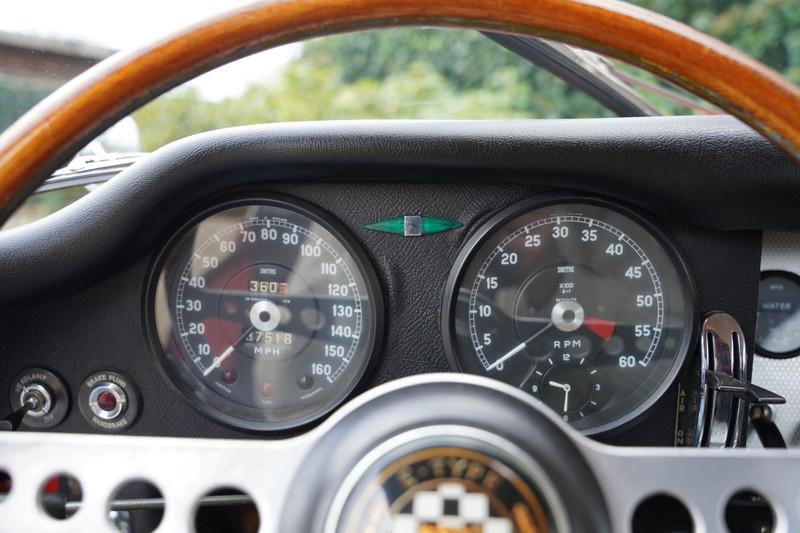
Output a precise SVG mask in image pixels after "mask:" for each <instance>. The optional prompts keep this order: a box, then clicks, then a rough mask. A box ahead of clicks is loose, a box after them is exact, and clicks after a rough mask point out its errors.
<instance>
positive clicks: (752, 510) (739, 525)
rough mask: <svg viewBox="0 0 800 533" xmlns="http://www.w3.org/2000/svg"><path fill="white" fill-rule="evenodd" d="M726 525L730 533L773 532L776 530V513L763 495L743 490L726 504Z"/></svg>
mask: <svg viewBox="0 0 800 533" xmlns="http://www.w3.org/2000/svg"><path fill="white" fill-rule="evenodd" d="M725 525H726V526H728V531H729V532H730V533H771V532H772V531H775V513H774V512H773V511H772V506H771V505H770V503H769V500H767V499H766V498H765V497H764V496H763V495H761V494H759V493H757V492H754V491H752V490H742V491H739V492H737V493H736V494H734V495H733V496H731V499H730V500H728V505H726V506H725Z"/></svg>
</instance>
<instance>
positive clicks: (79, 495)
mask: <svg viewBox="0 0 800 533" xmlns="http://www.w3.org/2000/svg"><path fill="white" fill-rule="evenodd" d="M82 500H83V490H82V489H81V484H80V482H79V481H78V480H77V479H75V478H74V477H73V476H70V475H68V474H57V475H55V476H52V477H51V478H49V479H48V480H47V481H45V482H44V484H43V485H42V488H41V489H40V490H39V505H40V506H41V508H42V509H43V510H44V512H45V513H47V515H48V516H50V517H51V518H55V519H57V520H64V519H67V518H69V517H71V516H72V515H74V514H75V513H77V512H78V510H79V509H80V507H81V501H82Z"/></svg>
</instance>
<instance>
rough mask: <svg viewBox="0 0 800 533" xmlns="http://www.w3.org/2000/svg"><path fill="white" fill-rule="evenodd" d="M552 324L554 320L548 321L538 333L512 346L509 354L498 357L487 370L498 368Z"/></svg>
mask: <svg viewBox="0 0 800 533" xmlns="http://www.w3.org/2000/svg"><path fill="white" fill-rule="evenodd" d="M552 326H553V323H552V322H550V323H548V324H547V325H546V326H545V327H543V328H542V329H540V330H539V331H537V332H536V333H534V334H533V335H531V336H530V337H528V338H527V339H526V340H525V341H524V342H521V343H519V344H518V345H517V346H515V347H514V348H512V349H511V351H510V352H508V353H507V354H505V355H504V356H503V357H501V358H500V359H498V360H497V361H495V362H494V363H492V364H491V365H489V366H488V368H486V371H487V372H488V371H489V370H494V369H495V368H497V367H498V366H500V365H502V364H503V363H504V362H506V361H507V360H509V359H511V358H512V357H514V356H515V355H517V354H518V353H519V352H521V351H522V350H524V349H525V348H527V346H528V343H530V342H532V341H533V340H535V339H536V337H538V336H539V335H541V334H542V333H544V332H545V331H547V330H548V329H550V328H551V327H552Z"/></svg>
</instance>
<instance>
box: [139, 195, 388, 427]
mask: <svg viewBox="0 0 800 533" xmlns="http://www.w3.org/2000/svg"><path fill="white" fill-rule="evenodd" d="M152 285H153V286H152V290H151V300H152V301H151V303H150V305H149V307H151V308H152V309H153V312H152V315H151V322H150V324H151V325H152V329H153V330H154V332H155V333H154V335H153V336H154V337H156V338H157V339H158V340H157V343H156V344H157V346H156V347H155V348H156V352H157V355H158V359H159V362H160V364H161V367H162V368H163V369H164V370H165V372H166V374H167V375H168V377H169V378H170V380H171V381H172V382H173V383H174V384H175V385H176V386H177V388H178V389H179V390H180V391H181V392H182V393H183V394H184V395H186V396H187V397H188V398H189V399H190V400H191V402H192V403H193V404H194V405H195V406H196V407H198V408H200V409H201V410H202V411H203V412H204V413H206V414H208V415H209V416H211V417H213V418H215V419H217V420H219V421H222V422H225V423H227V424H230V425H233V426H236V427H242V428H247V429H255V430H280V429H287V428H291V427H296V426H299V425H302V424H305V423H308V422H311V421H313V420H315V419H317V418H319V417H321V416H323V415H324V414H325V413H327V412H329V411H330V410H331V409H333V408H334V407H336V406H337V405H338V404H339V403H341V402H342V401H343V400H344V399H345V397H346V396H347V395H349V394H350V393H351V392H352V391H353V389H354V388H355V386H356V385H357V383H358V382H359V380H360V379H361V377H362V376H363V375H364V372H365V370H366V368H367V366H368V363H369V360H370V356H371V354H372V352H373V350H374V349H375V346H376V345H377V343H378V340H379V336H380V330H381V323H382V318H381V313H382V307H383V304H382V299H381V296H380V291H379V290H378V283H377V279H376V277H375V274H374V272H373V270H372V269H371V267H370V265H369V263H368V261H367V260H366V257H365V256H364V254H363V253H362V252H361V251H360V250H359V248H358V246H357V244H356V243H355V242H353V239H352V238H350V237H349V236H348V235H347V234H346V232H345V230H344V229H343V228H341V227H339V225H338V224H337V223H336V222H335V221H333V220H330V217H328V216H326V215H325V214H324V213H321V212H319V211H317V210H315V209H314V208H312V207H311V206H306V205H302V204H298V203H297V202H295V201H288V200H283V199H277V198H271V199H248V200H239V201H235V202H231V203H226V204H224V205H221V206H217V207H215V208H213V209H211V210H209V211H206V212H204V213H202V214H201V215H200V216H198V217H196V218H195V219H193V220H192V221H190V222H189V223H188V224H187V225H186V226H185V227H184V228H183V229H182V230H180V231H179V232H178V234H177V236H176V237H175V238H174V239H172V241H171V242H170V243H169V244H168V245H167V246H166V247H165V250H164V252H163V253H162V256H161V258H160V259H159V261H158V263H157V268H156V269H154V275H153V282H152Z"/></svg>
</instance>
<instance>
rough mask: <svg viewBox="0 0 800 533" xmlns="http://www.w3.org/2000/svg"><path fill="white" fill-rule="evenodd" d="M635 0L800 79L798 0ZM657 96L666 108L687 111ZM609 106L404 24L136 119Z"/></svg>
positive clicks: (463, 34)
mask: <svg viewBox="0 0 800 533" xmlns="http://www.w3.org/2000/svg"><path fill="white" fill-rule="evenodd" d="M635 3H637V4H639V5H642V6H644V7H647V8H649V9H652V10H654V11H657V12H660V13H663V14H665V15H667V16H669V17H672V18H675V19H677V20H681V21H683V22H686V23H688V24H690V25H692V26H694V27H695V28H697V29H699V30H701V31H704V32H706V33H709V34H711V35H714V36H715V37H718V38H720V39H721V40H723V41H725V42H727V43H729V44H732V45H733V46H736V47H738V48H740V49H742V50H744V51H745V52H747V53H748V54H750V55H752V56H753V57H755V58H756V59H758V60H760V61H763V62H765V63H766V64H768V65H770V66H772V67H773V68H775V69H777V70H779V71H780V72H782V73H783V74H784V75H786V76H787V77H788V78H789V79H791V80H793V81H795V82H800V24H799V22H800V2H798V1H797V0H754V1H751V2H740V1H734V0H635ZM650 79H653V78H650ZM653 102H654V103H655V104H656V105H657V106H659V107H660V108H661V109H663V111H664V112H665V113H680V112H686V111H685V110H682V109H679V108H677V107H676V106H674V105H672V104H669V103H666V102H664V101H661V100H656V99H654V100H653ZM609 115H610V113H609V112H608V111H607V110H605V109H604V108H603V107H602V106H600V105H599V104H597V103H596V102H594V101H593V100H592V99H590V98H589V97H587V96H586V95H584V94H582V93H580V92H578V91H575V90H573V89H571V88H570V87H568V86H567V85H566V84H564V83H563V82H562V81H561V80H559V79H557V78H555V77H554V76H552V75H551V74H549V73H547V72H545V71H543V70H541V69H539V68H537V67H535V66H533V65H531V64H529V63H527V62H526V61H524V60H522V59H520V58H519V57H517V56H515V55H514V54H511V53H510V52H508V51H506V50H505V49H503V48H502V47H500V46H499V45H497V44H495V43H494V42H492V41H490V40H489V39H487V38H485V37H483V36H482V35H480V34H479V33H477V32H473V31H462V30H431V29H398V30H388V31H374V32H366V33H356V34H348V35H342V36H336V37H327V38H322V39H317V40H314V41H309V42H307V43H305V44H304V46H303V49H302V52H301V53H300V55H299V56H298V57H297V58H296V59H295V60H294V61H292V62H291V63H290V64H289V65H288V66H287V68H286V70H285V71H284V72H283V74H282V76H281V78H280V79H279V80H278V81H277V82H276V83H273V84H270V85H253V86H251V87H249V88H248V89H247V90H246V91H245V92H244V94H243V95H242V96H240V97H237V98H228V99H225V100H221V101H216V102H210V101H205V100H203V98H201V96H200V95H199V94H198V93H197V92H196V91H194V90H192V89H191V88H179V89H177V90H175V91H173V92H171V93H169V94H168V95H165V96H164V97H162V98H159V99H158V100H156V101H155V102H153V103H151V104H149V105H148V106H146V107H144V108H143V109H141V110H140V111H139V112H137V113H136V115H135V118H136V121H137V123H138V124H139V126H140V128H141V135H142V142H143V149H145V150H152V149H155V148H157V147H159V146H162V145H164V144H166V143H168V142H170V141H172V140H175V139H178V138H181V137H184V136H186V135H189V134H192V133H196V132H201V131H206V130H209V129H215V128H220V127H227V126H235V125H244V124H255V123H263V122H276V121H292V120H327V119H353V118H356V119H378V118H423V119H424V118H430V119H433V118H454V119H458V118H498V119H504V118H556V117H569V118H571V117H602V116H609Z"/></svg>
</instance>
